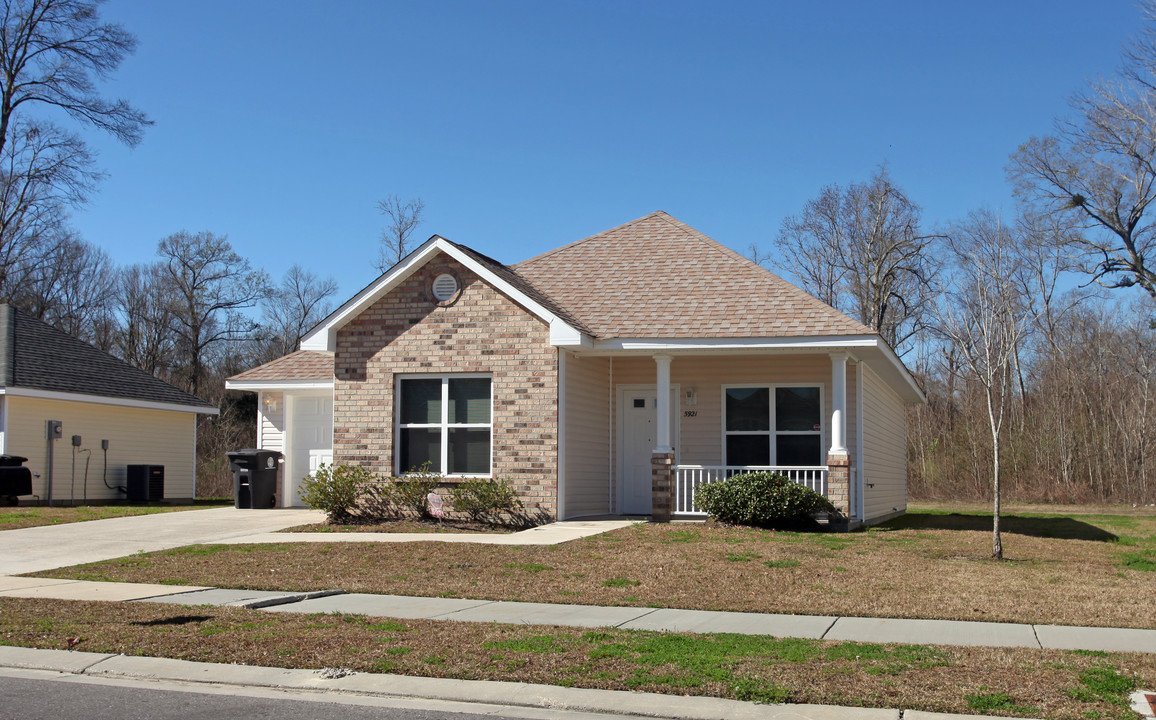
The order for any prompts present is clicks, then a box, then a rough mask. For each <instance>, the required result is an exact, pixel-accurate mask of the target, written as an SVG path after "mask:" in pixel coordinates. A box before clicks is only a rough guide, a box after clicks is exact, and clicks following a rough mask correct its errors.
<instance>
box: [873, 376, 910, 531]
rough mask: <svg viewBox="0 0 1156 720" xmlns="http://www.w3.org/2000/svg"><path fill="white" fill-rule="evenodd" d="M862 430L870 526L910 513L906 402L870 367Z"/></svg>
mask: <svg viewBox="0 0 1156 720" xmlns="http://www.w3.org/2000/svg"><path fill="white" fill-rule="evenodd" d="M863 428H864V430H863V472H864V473H865V474H864V477H863V500H864V502H863V515H864V521H865V522H868V523H869V522H871V520H872V519H873V518H881V517H885V516H887V515H890V514H893V513H894V512H895V511H896V509H898V510H906V509H907V425H906V415H905V408H904V405H903V400H902V399H900V397H899V396H898V395H896V394H895V393H894V392H893V391H892V390H891V389H890V388H889V387H887V385H886V384H885V383H884V382H883V381H882V380H880V379H879V376H878V375H876V374H875V373H873V372H872V371H871V368H869V367H864V368H863ZM872 485H873V486H874V487H872Z"/></svg>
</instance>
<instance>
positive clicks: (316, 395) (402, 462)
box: [226, 212, 924, 526]
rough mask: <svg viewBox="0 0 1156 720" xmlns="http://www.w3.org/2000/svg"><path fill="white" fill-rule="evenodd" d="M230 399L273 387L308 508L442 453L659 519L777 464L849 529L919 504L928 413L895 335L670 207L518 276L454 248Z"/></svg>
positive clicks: (435, 462) (584, 510) (269, 436)
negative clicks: (349, 480) (354, 478)
mask: <svg viewBox="0 0 1156 720" xmlns="http://www.w3.org/2000/svg"><path fill="white" fill-rule="evenodd" d="M226 386H227V387H229V388H232V389H238V390H251V391H255V392H257V393H259V395H260V398H259V402H258V407H259V410H258V420H257V422H258V444H259V445H261V446H262V447H267V448H275V449H283V450H284V451H285V453H286V456H287V458H286V465H285V469H286V478H287V483H288V486H287V487H286V488H284V489H283V490H282V496H283V497H288V498H289V501H290V502H291V503H296V502H298V499H297V497H296V495H295V489H296V486H297V484H298V482H299V480H300V478H302V477H304V476H305V475H307V474H308V472H309V471H310V470H311V469H312V468H314V467H315V466H316V465H317V463H319V462H330V461H335V462H337V463H359V464H362V465H366V466H368V467H370V468H371V469H373V470H375V471H377V472H380V473H384V474H398V473H404V472H405V471H407V470H408V469H410V468H413V467H416V466H418V465H420V464H422V463H423V462H427V461H428V462H430V463H431V466H432V468H433V469H434V470H436V471H439V472H442V473H444V474H445V475H446V476H447V479H448V481H449V482H453V479H454V478H462V477H496V478H503V479H506V480H509V481H510V482H512V483H513V484H514V486H515V487H516V488H517V489H518V492H519V493H520V494H521V496H522V498H523V501H524V502H527V504H530V505H537V506H538V507H539V508H541V509H542V510H543V511H545V512H546V513H547V514H549V515H551V516H556V517H559V518H572V517H579V516H589V515H600V514H607V513H622V514H639V515H650V514H652V515H654V516H655V517H656V518H659V519H661V518H666V517H670V516H671V514H674V515H676V516H677V515H695V514H701V513H698V510H697V508H696V507H695V505H694V498H693V493H694V489H695V488H696V487H697V486H698V485H699V484H701V483H702V482H707V481H710V480H713V479H717V478H720V477H725V476H726V475H728V474H730V473H733V472H734V471H735V470H736V469H737V468H750V467H779V468H782V469H783V471H784V472H786V473H788V474H789V475H790V476H791V477H793V478H794V479H795V480H796V481H797V482H801V483H804V484H806V485H808V486H810V487H813V488H815V489H816V490H818V491H819V492H822V493H824V494H825V495H827V497H829V498H830V499H831V501H832V502H833V503H834V504H835V505H836V507H838V508H839V510H840V512H841V514H842V518H843V521H844V522H846V524H847V525H850V526H854V525H857V524H860V523H864V522H866V523H874V522H879V521H882V520H883V519H885V518H888V517H891V516H893V515H896V514H898V513H901V512H903V511H904V510H905V509H906V505H907V476H906V428H905V407H904V406H905V405H906V404H908V403H918V402H923V401H924V398H923V394H922V393H921V392H920V390H919V388H918V386H917V385H916V383H915V381H914V380H913V378H912V377H911V375H910V374H909V373H908V371H907V369H906V368H905V367H904V366H903V363H902V362H901V361H900V360H899V359H898V358H897V357H896V355H895V354H894V352H892V350H891V349H890V348H889V347H888V346H887V345H886V343H885V342H884V341H883V340H882V339H881V338H880V337H879V335H878V334H877V333H874V332H872V331H871V330H870V329H868V328H867V327H865V326H863V325H861V324H860V323H858V322H856V321H854V320H852V319H851V318H849V317H847V316H846V315H843V314H842V313H840V312H838V311H836V310H834V309H833V308H831V307H830V306H828V305H825V304H823V303H822V302H820V301H818V300H816V299H815V298H813V297H811V296H810V295H808V294H807V293H805V292H803V291H802V290H800V289H799V288H796V287H795V286H793V285H791V284H789V283H787V282H786V281H784V280H782V279H781V278H779V277H778V276H776V275H774V274H772V273H770V272H767V271H766V270H765V269H763V268H761V267H759V266H758V265H756V264H754V263H752V262H750V261H749V260H747V259H745V258H743V257H742V256H741V255H739V254H737V253H735V252H733V251H731V250H729V249H727V248H725V247H723V246H722V245H719V244H718V243H716V242H715V241H713V240H711V239H710V238H708V237H706V236H705V235H702V234H701V233H699V232H698V231H696V230H694V229H692V228H690V227H688V226H686V225H684V224H682V223H680V222H679V221H677V220H675V219H674V218H672V217H671V216H669V215H667V214H666V213H661V212H659V213H654V214H652V215H648V216H646V217H644V218H641V219H639V220H635V221H634V222H631V223H627V224H626V225H622V226H620V227H617V228H614V229H612V230H608V231H606V232H604V233H600V234H598V235H594V236H593V237H589V238H587V239H585V240H581V241H579V242H576V243H573V244H571V245H567V246H565V247H562V248H558V249H556V250H552V251H550V252H548V253H545V254H543V255H539V256H538V257H535V258H531V259H529V260H526V261H523V262H521V263H518V264H516V265H511V266H506V265H503V264H501V263H499V262H497V261H496V260H493V259H491V258H488V257H486V256H484V255H481V254H480V253H477V252H475V251H474V250H471V249H470V248H467V247H465V246H463V245H458V244H456V243H452V242H450V241H449V240H446V239H445V238H442V237H438V236H436V235H435V236H434V237H432V238H431V239H430V240H428V241H427V242H426V243H425V244H424V245H422V246H421V247H419V248H418V249H417V250H415V251H414V252H412V253H410V255H408V256H407V257H406V258H405V259H404V260H402V261H401V262H400V263H399V264H398V265H396V266H395V267H393V268H391V269H390V270H389V271H388V272H386V273H385V274H384V275H382V276H381V277H380V278H378V279H377V280H376V281H374V282H373V283H372V284H371V285H369V286H368V287H366V288H365V289H364V290H362V291H361V292H359V293H358V294H357V295H356V296H354V297H353V298H352V299H350V300H349V301H348V302H346V303H345V304H344V305H342V306H341V307H340V308H338V309H337V310H336V311H335V312H334V313H333V314H331V315H330V316H329V317H328V318H326V319H325V320H324V321H323V322H322V323H321V324H320V325H318V326H317V327H316V328H314V329H313V330H312V331H310V333H309V334H308V335H307V336H306V337H305V338H304V339H303V340H302V343H301V350H300V351H298V352H295V353H292V354H290V355H287V356H285V357H283V358H280V359H279V360H276V361H274V362H272V363H269V364H267V365H264V366H261V367H258V368H255V369H253V370H250V371H248V372H245V373H242V374H240V375H237V376H235V377H233V378H230V379H229V380H228V382H227V384H226Z"/></svg>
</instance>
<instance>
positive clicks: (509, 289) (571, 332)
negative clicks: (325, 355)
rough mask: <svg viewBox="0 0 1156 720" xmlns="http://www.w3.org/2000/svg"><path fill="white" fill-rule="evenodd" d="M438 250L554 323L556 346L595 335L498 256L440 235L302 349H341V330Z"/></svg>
mask: <svg viewBox="0 0 1156 720" xmlns="http://www.w3.org/2000/svg"><path fill="white" fill-rule="evenodd" d="M438 253H445V254H446V255H448V256H450V257H452V258H453V259H454V260H457V261H458V262H460V263H461V264H463V265H465V266H466V267H468V268H469V269H470V270H471V271H473V272H474V273H475V274H477V275H478V277H480V278H481V279H482V280H483V281H484V282H486V283H488V284H489V285H490V286H492V287H493V288H494V289H496V290H498V291H499V292H501V293H502V294H503V295H505V296H507V297H508V298H510V299H511V300H513V301H514V302H515V303H517V304H518V305H520V306H522V307H523V308H525V309H526V310H527V311H528V312H529V313H530V314H532V315H534V316H536V317H538V318H539V319H541V320H543V321H544V322H546V323H547V324H549V326H550V339H551V342H552V343H554V344H555V345H576V344H581V343H582V341H583V336H584V335H589V332H588V331H587V330H586V328H584V327H583V326H582V325H581V323H579V322H578V321H576V320H575V319H574V317H573V316H572V315H571V314H570V313H568V312H567V311H566V310H565V309H564V308H563V307H562V306H561V305H559V304H558V303H556V302H555V301H554V300H553V299H551V298H550V297H549V296H547V295H546V294H544V293H543V292H541V291H540V290H539V289H538V288H537V287H535V285H534V284H533V283H532V282H530V281H529V280H527V279H525V278H523V277H521V276H519V275H518V274H517V273H515V272H514V271H513V270H511V269H510V268H508V267H507V266H505V265H503V264H502V263H500V262H498V261H497V260H494V259H492V258H489V257H487V256H485V255H482V254H481V253H479V252H477V251H475V250H471V249H470V248H467V247H465V246H464V245H458V244H456V243H452V242H450V241H449V240H446V239H445V238H443V237H441V236H439V235H434V236H433V237H431V238H430V239H429V240H427V241H426V242H425V243H423V244H422V246H421V247H419V248H418V249H416V250H414V251H413V252H411V253H410V254H409V255H407V256H406V257H405V258H404V259H403V260H402V261H401V262H399V263H398V264H397V265H394V266H393V267H392V268H390V269H389V270H387V271H386V272H385V273H384V274H382V275H381V276H380V277H379V278H377V280H374V281H373V282H372V283H370V284H369V285H367V286H366V287H365V288H364V289H362V290H361V292H359V293H357V294H356V295H354V296H353V297H352V298H350V299H349V300H348V301H347V302H346V303H345V304H344V305H342V306H341V307H339V308H337V310H334V311H333V312H332V313H331V314H330V315H329V317H327V318H325V319H324V320H322V321H321V322H320V323H318V325H317V327H315V328H313V329H312V330H310V331H309V332H308V333H307V334H306V335H305V337H303V338H302V339H301V349H302V350H311V351H321V352H333V351H334V350H335V349H336V340H337V331H338V330H340V329H341V328H342V327H344V326H345V325H347V324H348V323H349V322H350V321H352V320H353V319H354V318H355V317H357V316H358V315H360V314H361V313H362V312H364V311H365V310H366V309H368V308H369V307H371V306H372V305H373V304H374V303H375V302H377V301H378V300H380V299H381V298H382V297H384V296H385V295H386V294H388V293H389V292H390V291H391V290H393V289H394V288H396V287H397V286H398V285H400V284H401V283H402V282H404V281H405V280H406V279H407V278H409V277H410V276H411V275H413V273H414V272H416V271H417V270H418V269H419V268H421V267H423V266H425V264H426V263H428V262H429V261H430V260H432V259H433V258H434V257H436V256H437V255H438Z"/></svg>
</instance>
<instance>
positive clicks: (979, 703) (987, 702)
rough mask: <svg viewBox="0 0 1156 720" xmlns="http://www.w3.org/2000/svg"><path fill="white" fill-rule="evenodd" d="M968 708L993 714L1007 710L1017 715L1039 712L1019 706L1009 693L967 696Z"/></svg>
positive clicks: (1028, 707) (1032, 708)
mask: <svg viewBox="0 0 1156 720" xmlns="http://www.w3.org/2000/svg"><path fill="white" fill-rule="evenodd" d="M965 697H966V700H967V706H968V707H969V708H971V709H972V710H979V711H980V712H992V711H993V710H1006V711H1009V712H1016V713H1022V714H1027V713H1033V712H1037V710H1036V708H1034V707H1031V706H1028V705H1018V704H1016V702H1015V700H1014V699H1013V698H1012V697H1011V696H1010V695H1008V694H1007V693H1002V692H991V693H982V692H981V693H976V694H975V695H967V696H965Z"/></svg>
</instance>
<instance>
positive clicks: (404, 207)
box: [377, 195, 425, 272]
mask: <svg viewBox="0 0 1156 720" xmlns="http://www.w3.org/2000/svg"><path fill="white" fill-rule="evenodd" d="M377 209H378V210H379V211H380V212H381V214H382V215H385V216H386V217H387V218H389V225H388V226H386V228H385V230H383V231H382V233H381V255H380V257H379V258H378V261H377V269H378V270H379V271H380V272H385V271H386V270H388V269H390V268H391V267H393V266H394V265H396V264H398V263H399V262H401V259H402V258H404V257H405V256H406V254H407V253H408V252H409V250H410V247H409V239H410V236H411V235H413V231H414V230H416V229H417V227H418V226H419V225H421V214H422V211H423V210H425V201H423V200H422V199H421V198H417V199H415V200H407V201H405V202H402V200H401V198H399V197H398V196H396V195H390V196H389V197H387V198H386V199H384V200H382V201H381V202H379V203H378V204H377Z"/></svg>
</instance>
